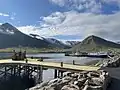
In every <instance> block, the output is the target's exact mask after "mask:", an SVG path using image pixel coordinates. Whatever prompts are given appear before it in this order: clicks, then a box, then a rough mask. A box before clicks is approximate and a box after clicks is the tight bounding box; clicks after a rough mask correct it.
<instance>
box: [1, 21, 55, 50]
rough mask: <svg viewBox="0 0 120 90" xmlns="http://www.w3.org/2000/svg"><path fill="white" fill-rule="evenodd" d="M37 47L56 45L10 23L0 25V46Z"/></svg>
mask: <svg viewBox="0 0 120 90" xmlns="http://www.w3.org/2000/svg"><path fill="white" fill-rule="evenodd" d="M18 46H23V47H36V48H48V47H49V48H50V47H54V45H52V44H51V43H49V42H47V41H45V40H42V39H37V38H33V37H30V36H28V35H26V34H24V33H22V32H20V31H19V30H18V29H17V28H15V27H14V26H12V25H11V24H9V23H4V24H2V25H0V48H8V47H18Z"/></svg>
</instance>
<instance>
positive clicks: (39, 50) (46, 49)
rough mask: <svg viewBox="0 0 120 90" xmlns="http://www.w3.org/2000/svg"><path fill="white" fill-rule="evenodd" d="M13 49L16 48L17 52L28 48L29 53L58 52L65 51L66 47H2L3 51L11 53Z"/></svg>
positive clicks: (1, 50)
mask: <svg viewBox="0 0 120 90" xmlns="http://www.w3.org/2000/svg"><path fill="white" fill-rule="evenodd" d="M13 50H16V52H19V51H20V50H21V51H24V50H26V51H27V53H50V52H51V53H52V52H53V53H57V52H64V49H61V48H30V47H21V48H18V47H12V48H4V49H0V52H1V53H11V52H13Z"/></svg>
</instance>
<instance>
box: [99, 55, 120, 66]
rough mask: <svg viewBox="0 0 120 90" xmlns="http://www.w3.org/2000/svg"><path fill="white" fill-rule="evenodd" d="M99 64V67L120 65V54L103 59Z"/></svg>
mask: <svg viewBox="0 0 120 90" xmlns="http://www.w3.org/2000/svg"><path fill="white" fill-rule="evenodd" d="M100 66H101V68H102V67H120V55H116V56H114V57H111V58H109V59H106V60H104V61H103V63H102V64H101V65H100Z"/></svg>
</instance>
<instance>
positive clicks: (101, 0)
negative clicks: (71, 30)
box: [49, 0, 120, 13]
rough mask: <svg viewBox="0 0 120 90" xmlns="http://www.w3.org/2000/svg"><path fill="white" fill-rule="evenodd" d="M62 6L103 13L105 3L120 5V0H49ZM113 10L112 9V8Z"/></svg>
mask: <svg viewBox="0 0 120 90" xmlns="http://www.w3.org/2000/svg"><path fill="white" fill-rule="evenodd" d="M49 1H50V2H51V3H53V4H56V5H59V6H60V7H67V8H68V9H70V10H79V11H84V12H92V13H101V12H102V10H103V9H102V8H103V6H104V5H105V4H108V5H110V6H112V5H113V4H115V5H116V6H118V7H120V0H49ZM111 10H112V9H111Z"/></svg>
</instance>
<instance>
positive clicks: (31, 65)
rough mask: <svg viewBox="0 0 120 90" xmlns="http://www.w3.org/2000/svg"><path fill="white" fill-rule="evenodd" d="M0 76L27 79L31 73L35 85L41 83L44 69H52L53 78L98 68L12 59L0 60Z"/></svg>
mask: <svg viewBox="0 0 120 90" xmlns="http://www.w3.org/2000/svg"><path fill="white" fill-rule="evenodd" d="M0 68H1V69H0V75H3V77H4V78H6V77H7V75H17V76H21V75H22V74H23V73H24V74H25V75H28V76H29V77H32V76H33V72H34V73H36V74H37V80H36V81H37V82H36V84H37V83H41V82H42V77H43V70H44V68H51V69H54V71H55V72H54V78H57V77H61V76H62V75H63V72H65V71H70V72H80V71H97V70H98V69H99V67H92V66H80V65H75V64H74V65H73V64H65V63H63V62H61V63H57V62H45V61H37V59H35V60H34V59H33V60H29V59H28V61H27V62H26V61H13V60H12V59H5V60H0Z"/></svg>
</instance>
